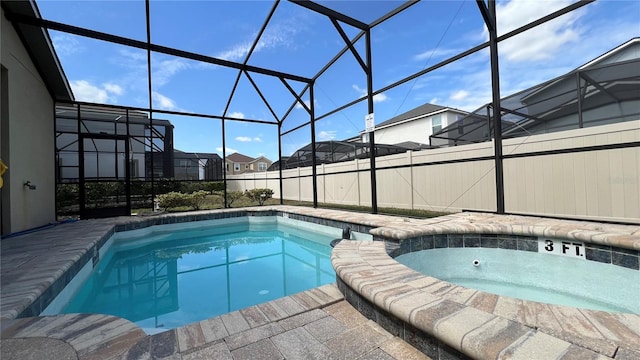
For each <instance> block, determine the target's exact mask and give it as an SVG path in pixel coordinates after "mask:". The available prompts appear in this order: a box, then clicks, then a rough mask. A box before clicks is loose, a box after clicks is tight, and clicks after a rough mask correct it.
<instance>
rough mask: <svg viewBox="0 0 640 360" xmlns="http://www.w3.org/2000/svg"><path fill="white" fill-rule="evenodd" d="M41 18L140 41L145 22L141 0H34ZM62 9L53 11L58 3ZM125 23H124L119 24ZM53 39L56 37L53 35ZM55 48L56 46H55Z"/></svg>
mask: <svg viewBox="0 0 640 360" xmlns="http://www.w3.org/2000/svg"><path fill="white" fill-rule="evenodd" d="M37 4H38V9H39V10H40V15H41V16H42V18H43V19H46V20H51V21H56V22H60V23H64V24H69V25H74V26H79V27H83V28H87V29H91V30H95V31H100V32H104V33H109V34H114V35H118V36H123V37H128V38H132V39H136V40H141V41H144V40H146V38H147V27H146V26H147V25H146V15H145V4H144V1H84V0H65V1H38V2H37ZM61 6H62V7H64V9H65V11H64V12H60V11H57V10H58V9H59V8H60V7H61ZM123 24H126V26H123ZM57 36H59V37H60V36H62V37H63V38H62V40H60V39H58V41H57V42H58V44H60V45H64V46H66V47H73V43H69V42H64V43H63V41H64V40H66V39H64V35H63V34H58V35H57ZM52 38H53V41H54V43H55V42H56V38H55V37H53V36H52ZM58 48H59V47H58Z"/></svg>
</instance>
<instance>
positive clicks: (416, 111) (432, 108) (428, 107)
mask: <svg viewBox="0 0 640 360" xmlns="http://www.w3.org/2000/svg"><path fill="white" fill-rule="evenodd" d="M444 109H446V107H444V106H440V105H434V104H429V103H427V104H422V105H420V106H418V107H417V108H413V109H411V110H409V111H407V112H405V113H402V114H400V115H398V116H395V117H392V118H391V119H389V120H387V121H384V122H381V123H380V124H378V125H377V126H376V128H379V127H383V126H388V125H391V124H395V123H398V122H401V121H404V120H409V119H411V118H414V117H418V116H420V115H427V114H431V113H434V112H436V111H440V110H444Z"/></svg>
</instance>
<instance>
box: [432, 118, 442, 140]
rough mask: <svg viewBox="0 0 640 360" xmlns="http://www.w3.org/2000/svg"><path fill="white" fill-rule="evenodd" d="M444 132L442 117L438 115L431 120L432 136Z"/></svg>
mask: <svg viewBox="0 0 640 360" xmlns="http://www.w3.org/2000/svg"><path fill="white" fill-rule="evenodd" d="M440 130H442V115H441V114H438V115H436V116H434V117H432V118H431V134H432V135H433V134H435V133H437V132H438V131H440Z"/></svg>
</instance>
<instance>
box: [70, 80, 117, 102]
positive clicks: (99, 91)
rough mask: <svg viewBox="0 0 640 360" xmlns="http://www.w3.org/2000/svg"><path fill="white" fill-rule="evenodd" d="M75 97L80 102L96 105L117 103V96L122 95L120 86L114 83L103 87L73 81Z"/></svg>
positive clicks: (84, 81) (83, 81)
mask: <svg viewBox="0 0 640 360" xmlns="http://www.w3.org/2000/svg"><path fill="white" fill-rule="evenodd" d="M70 85H71V90H72V91H73V95H74V96H75V98H76V100H78V101H86V102H94V103H101V104H106V103H115V102H116V100H117V98H116V95H122V93H123V90H122V88H121V87H120V86H118V85H116V84H113V83H105V84H102V86H96V85H93V84H91V83H90V82H89V81H87V80H73V81H71V82H70Z"/></svg>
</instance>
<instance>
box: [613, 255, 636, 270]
mask: <svg viewBox="0 0 640 360" xmlns="http://www.w3.org/2000/svg"><path fill="white" fill-rule="evenodd" d="M611 263H612V264H614V265H618V266H623V267H626V268H629V269H633V270H639V269H640V266H639V265H640V264H639V262H638V257H637V256H633V255H629V254H623V253H620V252H616V251H613V252H611Z"/></svg>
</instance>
